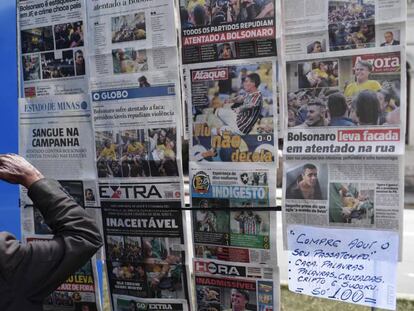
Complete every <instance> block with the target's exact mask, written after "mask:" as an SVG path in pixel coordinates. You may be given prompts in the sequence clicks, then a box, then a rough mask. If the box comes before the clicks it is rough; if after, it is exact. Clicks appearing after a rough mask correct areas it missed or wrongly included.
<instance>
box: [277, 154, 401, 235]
mask: <svg viewBox="0 0 414 311" xmlns="http://www.w3.org/2000/svg"><path fill="white" fill-rule="evenodd" d="M403 169H404V168H403V166H402V158H401V156H376V155H364V156H324V155H318V156H286V161H285V167H284V171H285V175H284V189H283V193H284V200H283V216H284V226H285V228H286V226H287V225H290V224H305V225H314V226H322V227H341V228H365V229H386V230H392V231H396V232H398V233H401V232H402V216H403V213H402V211H403V207H404V184H403V181H402V179H401V178H400V176H402V170H403Z"/></svg>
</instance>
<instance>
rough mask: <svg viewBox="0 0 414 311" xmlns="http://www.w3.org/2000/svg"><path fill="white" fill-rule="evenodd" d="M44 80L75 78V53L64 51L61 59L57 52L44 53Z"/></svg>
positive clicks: (42, 62) (42, 61)
mask: <svg viewBox="0 0 414 311" xmlns="http://www.w3.org/2000/svg"><path fill="white" fill-rule="evenodd" d="M41 64H42V79H44V80H45V79H58V78H65V77H73V76H75V64H74V60H73V51H72V50H67V51H62V56H61V58H57V57H56V53H55V52H48V53H42V60H41Z"/></svg>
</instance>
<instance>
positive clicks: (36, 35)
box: [20, 26, 54, 54]
mask: <svg viewBox="0 0 414 311" xmlns="http://www.w3.org/2000/svg"><path fill="white" fill-rule="evenodd" d="M20 35H21V49H22V53H23V54H25V53H35V52H45V51H52V50H53V49H54V45H53V30H52V26H47V27H39V28H33V29H25V30H22V31H21V33H20Z"/></svg>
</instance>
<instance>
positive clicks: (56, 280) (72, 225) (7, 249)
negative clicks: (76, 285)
mask: <svg viewBox="0 0 414 311" xmlns="http://www.w3.org/2000/svg"><path fill="white" fill-rule="evenodd" d="M28 195H29V197H30V198H31V199H32V201H33V203H34V205H35V206H36V207H37V208H38V209H39V210H40V211H41V213H42V214H43V216H44V218H45V221H46V223H47V224H48V225H49V227H51V228H52V230H53V232H54V234H55V237H54V238H53V239H52V240H48V241H46V240H43V241H38V242H31V243H28V244H22V243H20V241H18V240H16V238H15V237H14V236H13V235H11V234H10V233H8V232H0V310H1V311H41V310H42V302H43V299H44V298H45V297H46V296H47V295H49V294H50V293H51V292H52V291H53V290H55V289H56V288H57V287H58V286H59V285H60V284H61V283H63V282H64V281H65V280H66V278H67V277H68V276H69V275H70V274H71V273H73V272H75V271H76V270H77V269H79V268H80V267H81V266H82V265H83V264H85V263H86V262H87V261H88V260H89V258H90V257H91V256H92V255H93V254H94V253H95V252H96V251H97V250H98V249H99V247H100V246H101V245H102V239H101V236H100V234H99V230H98V228H97V226H96V224H95V222H94V220H93V219H92V218H91V217H90V216H89V215H88V214H87V213H86V212H85V210H84V209H83V208H82V207H80V206H79V205H78V204H77V203H76V202H75V201H74V199H73V198H72V197H70V196H69V195H68V194H67V193H66V191H65V190H64V189H63V187H62V186H61V185H60V184H59V183H58V182H56V181H54V180H49V179H41V180H39V181H37V182H35V183H34V184H33V185H32V186H31V187H30V188H29V191H28Z"/></svg>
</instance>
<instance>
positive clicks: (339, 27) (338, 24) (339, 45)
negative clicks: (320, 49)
mask: <svg viewBox="0 0 414 311" xmlns="http://www.w3.org/2000/svg"><path fill="white" fill-rule="evenodd" d="M328 21H329V47H330V50H331V51H338V50H347V49H362V48H370V47H375V0H343V1H337V0H330V1H329V12H328Z"/></svg>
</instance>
